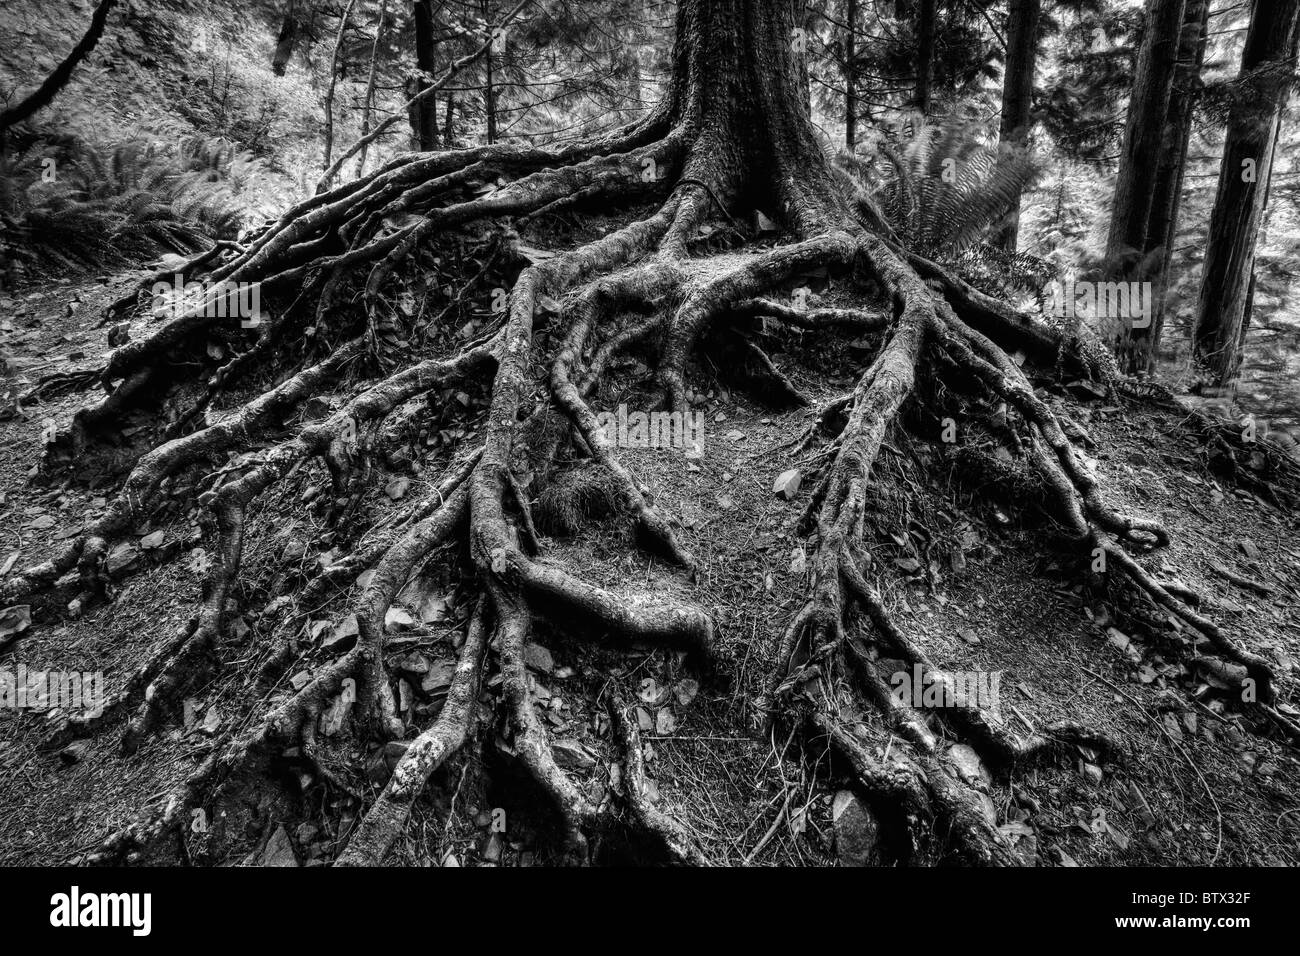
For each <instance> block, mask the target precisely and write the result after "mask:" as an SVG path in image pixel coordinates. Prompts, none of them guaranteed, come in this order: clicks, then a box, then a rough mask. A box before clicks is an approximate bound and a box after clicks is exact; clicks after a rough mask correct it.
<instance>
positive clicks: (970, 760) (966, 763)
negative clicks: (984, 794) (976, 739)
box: [944, 744, 993, 787]
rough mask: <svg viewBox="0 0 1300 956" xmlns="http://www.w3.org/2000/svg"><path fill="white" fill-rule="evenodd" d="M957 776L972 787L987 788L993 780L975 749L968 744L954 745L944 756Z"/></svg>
mask: <svg viewBox="0 0 1300 956" xmlns="http://www.w3.org/2000/svg"><path fill="white" fill-rule="evenodd" d="M944 758H945V759H946V760H947V761H948V762H949V763H950V764H952V765H953V767H954V768H955V769H956V770H957V774H958V775H959V776H960V777H961V778H962V779H963V780H965V781H966V782H967V783H968V784H970V785H971V786H972V787H978V786H984V787H987V786H988V785H989V784H990V783H991V782H992V780H993V778H992V776H991V775H990V774H989V772H988V770H987V769H986V768H985V766H984V762H983V761H982V760H980V757H979V754H977V753H976V752H975V749H974V748H973V747H971V746H969V745H967V744H953V745H952V746H951V747H949V748H948V752H947V753H946V754H944Z"/></svg>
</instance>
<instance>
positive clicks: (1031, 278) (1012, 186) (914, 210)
mask: <svg viewBox="0 0 1300 956" xmlns="http://www.w3.org/2000/svg"><path fill="white" fill-rule="evenodd" d="M836 161H837V165H838V166H839V168H840V169H841V170H842V171H843V172H844V173H845V174H846V176H847V179H848V180H849V182H850V184H851V185H852V187H853V189H852V193H851V195H852V198H853V201H854V203H855V206H856V207H857V209H858V212H859V214H860V215H863V217H864V219H867V220H868V221H872V217H880V218H882V219H883V220H884V222H885V223H886V224H887V225H888V227H889V231H891V232H892V233H893V234H894V236H895V237H897V239H898V240H900V241H901V242H902V243H903V244H904V245H906V246H907V247H908V248H909V249H911V250H912V251H914V252H917V253H919V254H920V255H923V256H925V257H926V258H930V259H935V260H938V261H940V262H943V263H944V264H946V265H948V266H949V267H951V268H953V269H955V270H956V271H957V272H958V273H959V274H960V275H962V277H963V278H965V279H966V280H967V281H969V282H971V283H972V284H973V285H975V286H976V287H977V288H980V289H983V290H984V291H987V292H990V293H993V294H998V295H1013V294H1014V295H1020V294H1029V295H1036V294H1037V291H1038V290H1039V289H1041V288H1042V287H1043V285H1045V284H1046V283H1047V282H1048V281H1049V280H1050V279H1051V278H1052V277H1053V275H1054V272H1055V270H1054V269H1053V267H1052V266H1051V265H1050V264H1049V263H1048V262H1046V261H1044V260H1042V259H1040V258H1038V257H1037V256H1033V255H1030V254H1028V253H1015V252H1007V251H1005V250H1002V249H999V248H996V247H993V246H990V245H986V244H985V243H984V242H983V240H984V238H985V237H986V236H987V234H988V233H989V231H990V230H992V229H993V228H994V227H996V226H997V225H998V224H999V223H1000V222H1001V221H1002V220H1003V218H1004V217H1005V216H1006V215H1007V213H1008V212H1009V211H1010V210H1011V208H1012V207H1013V205H1014V204H1015V202H1016V200H1017V199H1018V198H1019V197H1020V195H1021V194H1022V193H1023V192H1024V191H1025V190H1026V189H1028V188H1029V187H1030V186H1032V185H1033V183H1034V182H1035V181H1036V180H1037V178H1038V176H1039V175H1040V173H1041V167H1040V166H1039V164H1038V163H1036V162H1035V161H1034V159H1033V157H1032V156H1031V155H1030V154H1029V153H1028V152H1026V151H1025V150H1008V149H1003V150H999V148H998V146H997V141H996V134H995V132H994V131H993V130H992V129H990V128H989V127H988V126H987V125H986V124H983V123H980V122H978V121H975V120H972V119H969V118H964V117H962V116H960V115H956V114H954V115H950V116H947V117H943V118H937V119H936V118H927V117H924V116H921V115H919V114H917V115H915V116H913V117H910V118H908V119H907V120H906V121H904V122H903V123H902V124H901V126H900V128H899V130H898V131H897V132H895V133H892V134H887V135H885V136H883V137H882V138H881V139H880V141H879V142H878V143H877V146H876V155H875V156H874V157H873V158H872V159H871V160H870V161H863V160H860V159H856V158H854V157H852V156H848V155H841V156H839V157H837V160H836Z"/></svg>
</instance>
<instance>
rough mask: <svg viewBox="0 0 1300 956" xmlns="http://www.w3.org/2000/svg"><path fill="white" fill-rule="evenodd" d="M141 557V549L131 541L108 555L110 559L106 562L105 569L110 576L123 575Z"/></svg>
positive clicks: (120, 545)
mask: <svg viewBox="0 0 1300 956" xmlns="http://www.w3.org/2000/svg"><path fill="white" fill-rule="evenodd" d="M139 557H140V549H139V548H137V547H136V546H135V545H134V544H131V543H130V542H129V541H128V542H124V543H123V544H119V545H118V546H117V547H116V548H114V549H113V550H112V551H110V552H109V553H108V558H107V559H106V560H105V561H104V568H105V570H106V571H108V573H109V574H110V575H117V574H121V573H122V572H123V571H125V570H126V569H127V568H129V567H131V565H133V564H135V562H136V559H137V558H139Z"/></svg>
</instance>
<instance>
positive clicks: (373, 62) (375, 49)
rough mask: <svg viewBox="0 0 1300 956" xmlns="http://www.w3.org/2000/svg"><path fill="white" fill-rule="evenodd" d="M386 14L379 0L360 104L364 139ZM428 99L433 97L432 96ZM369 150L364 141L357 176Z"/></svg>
mask: <svg viewBox="0 0 1300 956" xmlns="http://www.w3.org/2000/svg"><path fill="white" fill-rule="evenodd" d="M387 16H388V0H381V2H380V4H379V16H378V18H377V19H376V21H375V42H374V43H373V44H372V45H371V47H370V74H369V76H368V77H367V78H366V94H365V96H364V97H363V102H362V104H361V138H362V139H363V140H364V139H365V137H366V136H368V135H369V134H370V114H371V112H372V111H373V110H374V107H375V74H376V72H377V71H378V69H379V44H380V43H381V42H382V41H383V39H384V18H385V17H387ZM429 99H433V97H432V96H430V97H429ZM369 152H370V144H369V143H366V144H365V145H364V146H362V147H361V152H360V154H359V155H358V156H357V176H361V175H362V174H363V173H364V172H365V170H366V154H367V153H369Z"/></svg>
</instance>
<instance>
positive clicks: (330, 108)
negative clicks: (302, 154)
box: [321, 0, 356, 188]
mask: <svg viewBox="0 0 1300 956" xmlns="http://www.w3.org/2000/svg"><path fill="white" fill-rule="evenodd" d="M355 3H356V0H348V5H347V6H346V7H344V8H343V16H342V17H341V18H340V19H339V32H338V36H337V37H335V38H334V53H333V55H332V56H331V57H330V85H329V88H328V89H327V90H326V91H325V162H324V164H323V165H322V166H321V168H322V169H323V170H325V171H326V172H328V171H329V168H330V158H331V155H332V154H333V152H334V89H335V87H336V86H337V85H338V79H339V51H340V50H341V49H342V48H343V34H344V33H345V32H347V29H348V17H350V16H351V15H352V6H353V4H355ZM325 186H326V188H328V187H329V183H328V182H326V183H325Z"/></svg>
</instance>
